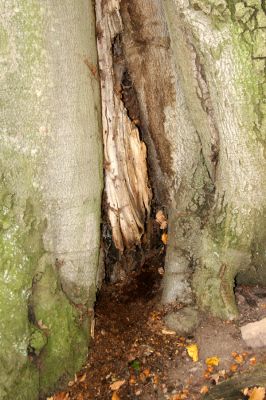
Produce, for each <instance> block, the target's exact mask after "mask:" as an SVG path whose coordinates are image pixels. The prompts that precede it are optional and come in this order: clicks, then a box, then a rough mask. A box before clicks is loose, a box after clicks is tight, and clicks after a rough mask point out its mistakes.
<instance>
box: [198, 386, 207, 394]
mask: <svg viewBox="0 0 266 400" xmlns="http://www.w3.org/2000/svg"><path fill="white" fill-rule="evenodd" d="M208 391H209V388H208V386H206V385H205V386H202V388H201V389H200V393H201V394H206V393H208Z"/></svg>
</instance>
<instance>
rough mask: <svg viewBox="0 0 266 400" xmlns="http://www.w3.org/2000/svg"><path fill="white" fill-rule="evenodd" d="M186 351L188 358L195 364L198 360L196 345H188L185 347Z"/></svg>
mask: <svg viewBox="0 0 266 400" xmlns="http://www.w3.org/2000/svg"><path fill="white" fill-rule="evenodd" d="M186 349H187V353H188V355H189V357H190V358H192V360H193V361H194V362H197V361H198V360H199V350H198V346H197V345H196V344H189V345H188V346H186Z"/></svg>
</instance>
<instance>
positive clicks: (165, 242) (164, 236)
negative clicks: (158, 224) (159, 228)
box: [161, 232, 168, 245]
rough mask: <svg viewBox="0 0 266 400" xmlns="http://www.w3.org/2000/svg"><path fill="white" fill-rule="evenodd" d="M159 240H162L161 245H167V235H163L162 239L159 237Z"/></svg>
mask: <svg viewBox="0 0 266 400" xmlns="http://www.w3.org/2000/svg"><path fill="white" fill-rule="evenodd" d="M161 239H162V242H163V244H165V245H166V244H167V241H168V235H167V233H165V232H164V233H163V234H162V237H161Z"/></svg>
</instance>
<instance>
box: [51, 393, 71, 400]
mask: <svg viewBox="0 0 266 400" xmlns="http://www.w3.org/2000/svg"><path fill="white" fill-rule="evenodd" d="M68 399H69V393H68V392H59V393H57V394H56V395H55V396H54V397H53V400H68Z"/></svg>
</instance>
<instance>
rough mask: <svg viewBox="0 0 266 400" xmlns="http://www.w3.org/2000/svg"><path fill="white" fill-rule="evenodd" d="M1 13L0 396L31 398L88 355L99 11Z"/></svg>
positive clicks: (13, 1) (93, 280)
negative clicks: (95, 17)
mask: <svg viewBox="0 0 266 400" xmlns="http://www.w3.org/2000/svg"><path fill="white" fill-rule="evenodd" d="M0 8H1V14H0V15H1V16H0V18H1V20H0V21H1V22H0V38H1V39H0V61H1V68H0V71H1V72H0V74H1V75H0V81H1V117H0V121H1V123H0V125H1V133H0V143H1V144H0V154H1V157H0V160H1V161H0V168H1V170H0V171H1V173H0V207H1V208H0V315H1V317H0V342H1V349H0V398H1V400H10V399H18V400H33V399H39V398H42V396H44V393H48V392H49V391H50V390H52V389H53V388H54V387H55V385H57V386H58V382H59V381H60V382H61V383H62V384H63V383H64V381H67V379H69V378H70V377H71V376H73V374H74V373H75V372H76V371H77V370H78V369H79V368H80V367H81V365H82V364H83V363H84V361H85V359H86V356H87V351H88V340H89V337H90V320H91V318H92V308H93V303H94V299H95V292H96V285H97V271H98V264H99V263H98V259H99V243H100V217H101V194H102V193H101V192H102V155H101V153H102V142H101V123H100V90H99V78H98V71H97V52H96V39H95V21H94V9H93V5H92V2H90V1H87V0H84V1H83V0H79V1H77V2H76V1H72V0H64V1H53V0H46V1H39V0H23V1H21V0H10V1H5V0H1V1H0ZM45 398H46V397H45Z"/></svg>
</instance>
